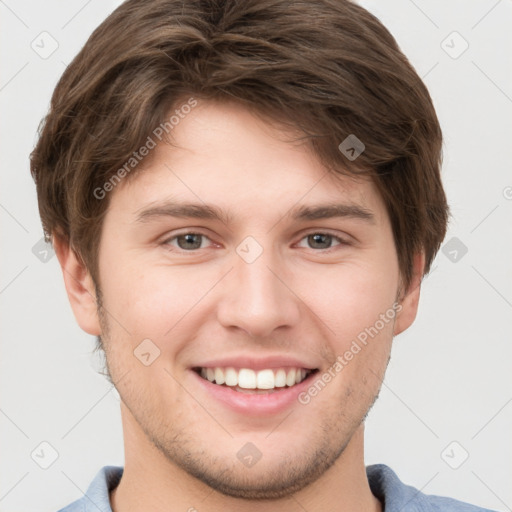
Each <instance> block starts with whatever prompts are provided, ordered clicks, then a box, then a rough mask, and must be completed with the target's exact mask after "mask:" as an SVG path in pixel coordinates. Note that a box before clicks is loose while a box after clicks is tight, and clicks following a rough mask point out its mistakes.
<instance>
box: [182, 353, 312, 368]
mask: <svg viewBox="0 0 512 512" xmlns="http://www.w3.org/2000/svg"><path fill="white" fill-rule="evenodd" d="M216 367H219V368H228V367H233V368H251V369H253V370H265V369H267V368H269V369H273V368H283V367H284V368H286V367H289V368H305V369H306V370H316V369H317V368H318V366H316V365H314V364H311V363H310V362H307V361H305V360H301V359H298V358H295V357H290V356H284V355H283V356H267V357H254V356H247V355H240V356H233V357H223V358H222V359H220V358H219V359H209V360H207V361H203V362H200V363H197V364H194V365H193V366H192V368H216Z"/></svg>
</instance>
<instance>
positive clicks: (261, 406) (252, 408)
mask: <svg viewBox="0 0 512 512" xmlns="http://www.w3.org/2000/svg"><path fill="white" fill-rule="evenodd" d="M190 371H191V373H192V374H193V376H194V377H195V378H196V380H197V381H198V383H199V385H200V386H202V387H203V389H204V390H205V391H206V392H207V393H208V394H209V395H211V396H212V397H213V398H215V399H217V400H218V401H219V402H222V403H223V404H225V405H227V406H228V407H229V408H230V409H232V410H234V411H235V412H238V413H240V414H245V415H254V416H261V415H271V414H277V413H279V412H282V411H284V410H285V409H287V408H288V407H290V406H291V405H292V404H294V403H297V402H298V396H299V394H300V393H301V392H303V391H305V390H306V389H307V388H308V387H309V386H310V385H311V379H312V378H314V377H315V375H316V372H315V373H312V374H310V375H308V377H307V378H306V379H304V380H303V381H302V382H300V383H299V384H295V385H294V386H291V387H289V388H288V387H285V388H277V389H279V391H272V392H270V393H268V394H256V393H254V394H249V393H242V392H240V391H235V390H234V389H231V388H230V387H228V386H219V385H218V384H213V383H212V382H210V381H209V380H206V379H203V377H201V376H200V375H199V374H197V373H196V372H195V371H193V370H190Z"/></svg>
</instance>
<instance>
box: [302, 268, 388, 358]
mask: <svg viewBox="0 0 512 512" xmlns="http://www.w3.org/2000/svg"><path fill="white" fill-rule="evenodd" d="M397 280H398V272H397V269H395V268H394V267H392V266H391V265H389V264H388V265H387V266H386V268H384V265H383V264H382V262H377V263H375V264H371V263H367V264H362V263H361V264H357V265H350V266H346V267H344V266H340V267H338V268H336V269H333V271H331V272H328V273H326V274H325V275H324V276H323V278H322V280H316V284H317V286H315V287H314V288H310V289H309V290H308V291H307V294H306V297H307V298H306V303H307V304H308V306H309V307H310V308H311V309H312V310H313V311H314V312H315V313H317V315H318V316H319V317H320V318H321V319H322V320H323V321H324V323H325V324H326V326H327V327H328V328H329V331H330V336H331V337H332V338H333V348H335V349H336V352H337V353H339V351H340V350H343V349H344V348H345V346H346V345H347V343H348V344H350V341H351V340H353V339H356V338H357V336H358V335H359V334H360V333H361V332H365V329H367V328H370V327H372V326H374V324H375V323H376V322H377V321H378V320H379V319H380V318H381V314H386V312H388V316H387V317H386V320H387V321H386V322H385V325H384V326H383V325H381V324H382V322H379V324H378V327H379V331H382V334H383V336H386V337H389V336H390V332H391V331H392V321H390V320H393V319H394V314H395V313H394V309H393V304H394V301H395V296H396V289H397ZM322 283H323V286H321V284H322Z"/></svg>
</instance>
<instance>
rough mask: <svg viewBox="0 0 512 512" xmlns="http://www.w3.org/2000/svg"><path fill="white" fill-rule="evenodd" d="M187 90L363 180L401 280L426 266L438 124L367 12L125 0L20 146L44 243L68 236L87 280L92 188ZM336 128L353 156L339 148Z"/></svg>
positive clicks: (432, 230)
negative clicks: (243, 112)
mask: <svg viewBox="0 0 512 512" xmlns="http://www.w3.org/2000/svg"><path fill="white" fill-rule="evenodd" d="M187 96H194V97H195V98H205V99H220V100H222V99H230V100H236V101H240V102H241V103H243V104H244V105H246V106H247V107H248V108H251V109H254V110H256V111H257V112H259V113H262V114H265V115H267V116H269V117H270V118H272V119H275V120H282V121H284V122H287V123H289V124H290V126H293V127H295V128H297V129H299V130H300V132H301V133H303V134H304V137H305V139H306V140H307V141H308V142H309V143H310V145H311V147H312V149H313V150H314V152H315V154H316V155H317V156H318V157H319V158H320V159H321V161H322V162H323V163H325V165H326V166H327V168H328V169H329V170H331V171H332V172H333V173H339V174H345V175H357V174H365V175H369V176H371V177H372V179H373V180H374V182H375V183H376V185H377V187H378V189H379V192H380V194H381V195H382V198H383V200H384V202H385V204H386V209H387V212H388V214H389V217H390V221H391V225H392V229H393V236H394V241H395V246H396V250H397V255H398V262H399V266H400V273H401V277H402V280H403V284H404V288H406V289H407V288H408V286H409V284H410V281H411V278H412V271H413V256H414V254H415V253H417V252H419V251H421V250H423V251H424V252H425V269H424V273H427V272H428V271H429V269H430V266H431V263H432V260H433V259H434V257H435V255H436V253H437V251H438V249H439V247H440V244H441V242H442V241H443V239H444V236H445V234H446V228H447V221H448V216H449V208H448V205H447V202H446V196H445V193H444V190H443V187H442V183H441V176H440V166H441V146H442V134H441V129H440V126H439V122H438V119H437V116H436V113H435V110H434V107H433V105H432V101H431V98H430V95H429V93H428V91H427V89H426V87H425V85H424V84H423V82H422V81H421V79H420V78H419V76H418V75H417V74H416V72H415V71H414V69H413V67H412V66H411V65H410V63H409V62H408V60H407V58H406V57H405V56H404V55H403V54H402V52H401V51H400V49H399V47H398V45H397V43H396V41H395V39H394V38H393V37H392V36H391V34H390V33H389V32H388V30H387V29H386V28H385V27H384V26H383V25H382V24H381V23H380V22H379V20H377V18H375V17H374V16H373V15H372V14H370V13H369V12H368V11H366V10H365V9H363V8H362V7H360V6H358V5H357V4H355V3H352V2H350V1H347V0H307V1H301V2H290V1H289V0H243V1H241V2H240V1H237V0H225V1H223V0H129V1H127V2H125V3H124V4H122V5H121V6H120V7H119V8H118V9H116V10H115V11H114V12H113V13H112V14H111V15H110V16H109V17H108V18H107V19H106V20H105V21H104V22H103V23H102V24H101V25H100V26H99V27H98V28H97V29H96V30H95V31H94V32H93V34H92V35H91V37H90V38H89V40H88V41H87V43H86V44H85V46H84V47H83V48H82V50H81V51H80V52H79V54H78V55H77V56H76V57H75V59H74V60H73V61H72V62H71V64H70V65H69V66H68V67H67V69H66V70H65V72H64V74H63V75H62V78H61V79H60V81H59V83H58V84H57V87H56V88H55V91H54V94H53V97H52V101H51V107H50V111H49V113H48V115H47V116H46V118H45V119H44V121H43V122H42V123H41V127H40V131H39V140H38V142H37V145H36V147H35V149H34V151H33V152H32V154H31V172H32V175H33V177H34V179H35V181H36V184H37V194H38V200H39V211H40V214H41V218H42V223H43V228H44V231H45V235H46V237H47V240H50V239H51V236H52V235H58V236H61V237H63V238H64V239H65V240H66V241H67V242H69V243H70V245H71V246H72V247H73V249H74V250H75V252H76V253H77V255H79V256H80V257H81V258H82V260H83V261H84V263H85V264H86V265H87V267H88V269H89V271H90V272H91V275H92V277H93V279H94V281H95V283H96V285H97V284H98V278H99V276H98V275H97V270H98V262H97V256H98V247H99V241H100V235H101V226H102V221H103V217H104V215H105V212H106V209H107V206H108V199H109V197H106V198H105V200H99V199H98V198H97V197H95V195H94V194H93V191H94V190H95V189H97V187H101V186H102V185H103V184H104V183H105V182H107V181H108V180H109V179H110V178H111V177H112V176H113V175H114V174H115V173H116V171H118V170H119V169H120V168H121V167H122V166H123V165H124V164H125V163H126V162H127V161H128V160H129V159H130V157H131V156H132V154H133V152H134V151H136V150H137V149H138V148H139V147H141V146H142V145H143V144H144V143H145V141H146V140H147V137H148V135H149V134H150V133H151V132H152V130H154V128H155V127H156V126H159V125H160V124H161V123H163V122H165V119H166V116H168V115H169V111H170V110H171V108H174V107H175V106H176V105H177V103H178V102H179V101H180V100H181V99H182V98H183V97H187ZM350 135H352V136H354V135H355V136H356V137H357V139H359V140H360V141H362V142H363V144H364V146H365V148H364V151H363V152H362V153H361V154H360V155H359V157H358V158H357V159H351V158H348V157H347V154H346V153H344V152H342V151H340V149H339V145H340V143H342V142H343V141H344V140H345V139H346V138H347V137H348V136H350ZM353 153H354V151H352V154H353ZM134 174H135V173H133V175H134Z"/></svg>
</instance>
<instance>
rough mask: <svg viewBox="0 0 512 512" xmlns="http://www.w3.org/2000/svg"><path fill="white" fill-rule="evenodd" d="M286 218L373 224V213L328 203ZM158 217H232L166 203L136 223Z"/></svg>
mask: <svg viewBox="0 0 512 512" xmlns="http://www.w3.org/2000/svg"><path fill="white" fill-rule="evenodd" d="M287 216H290V217H291V218H292V219H294V220H321V219H332V218H336V217H338V218H344V217H345V218H352V219H359V220H363V221H366V222H368V223H370V224H375V215H374V214H373V212H372V211H370V210H368V209H367V208H364V207H362V206H360V205H357V204H338V203H336V204H332V203H329V204H323V205H315V206H306V205H302V206H300V207H298V208H294V209H292V210H290V211H289V212H288V213H287ZM158 217H177V218H193V219H207V220H218V221H220V222H222V223H223V224H229V222H230V221H231V220H232V219H233V216H232V215H230V214H228V213H226V212H224V211H223V210H221V209H219V208H217V207H216V206H213V205H208V204H205V203H204V204H194V203H179V202H173V201H168V202H165V203H162V204H156V205H154V206H150V207H148V208H145V209H143V210H139V213H138V215H137V217H136V222H148V221H150V220H152V219H154V218H158Z"/></svg>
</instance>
